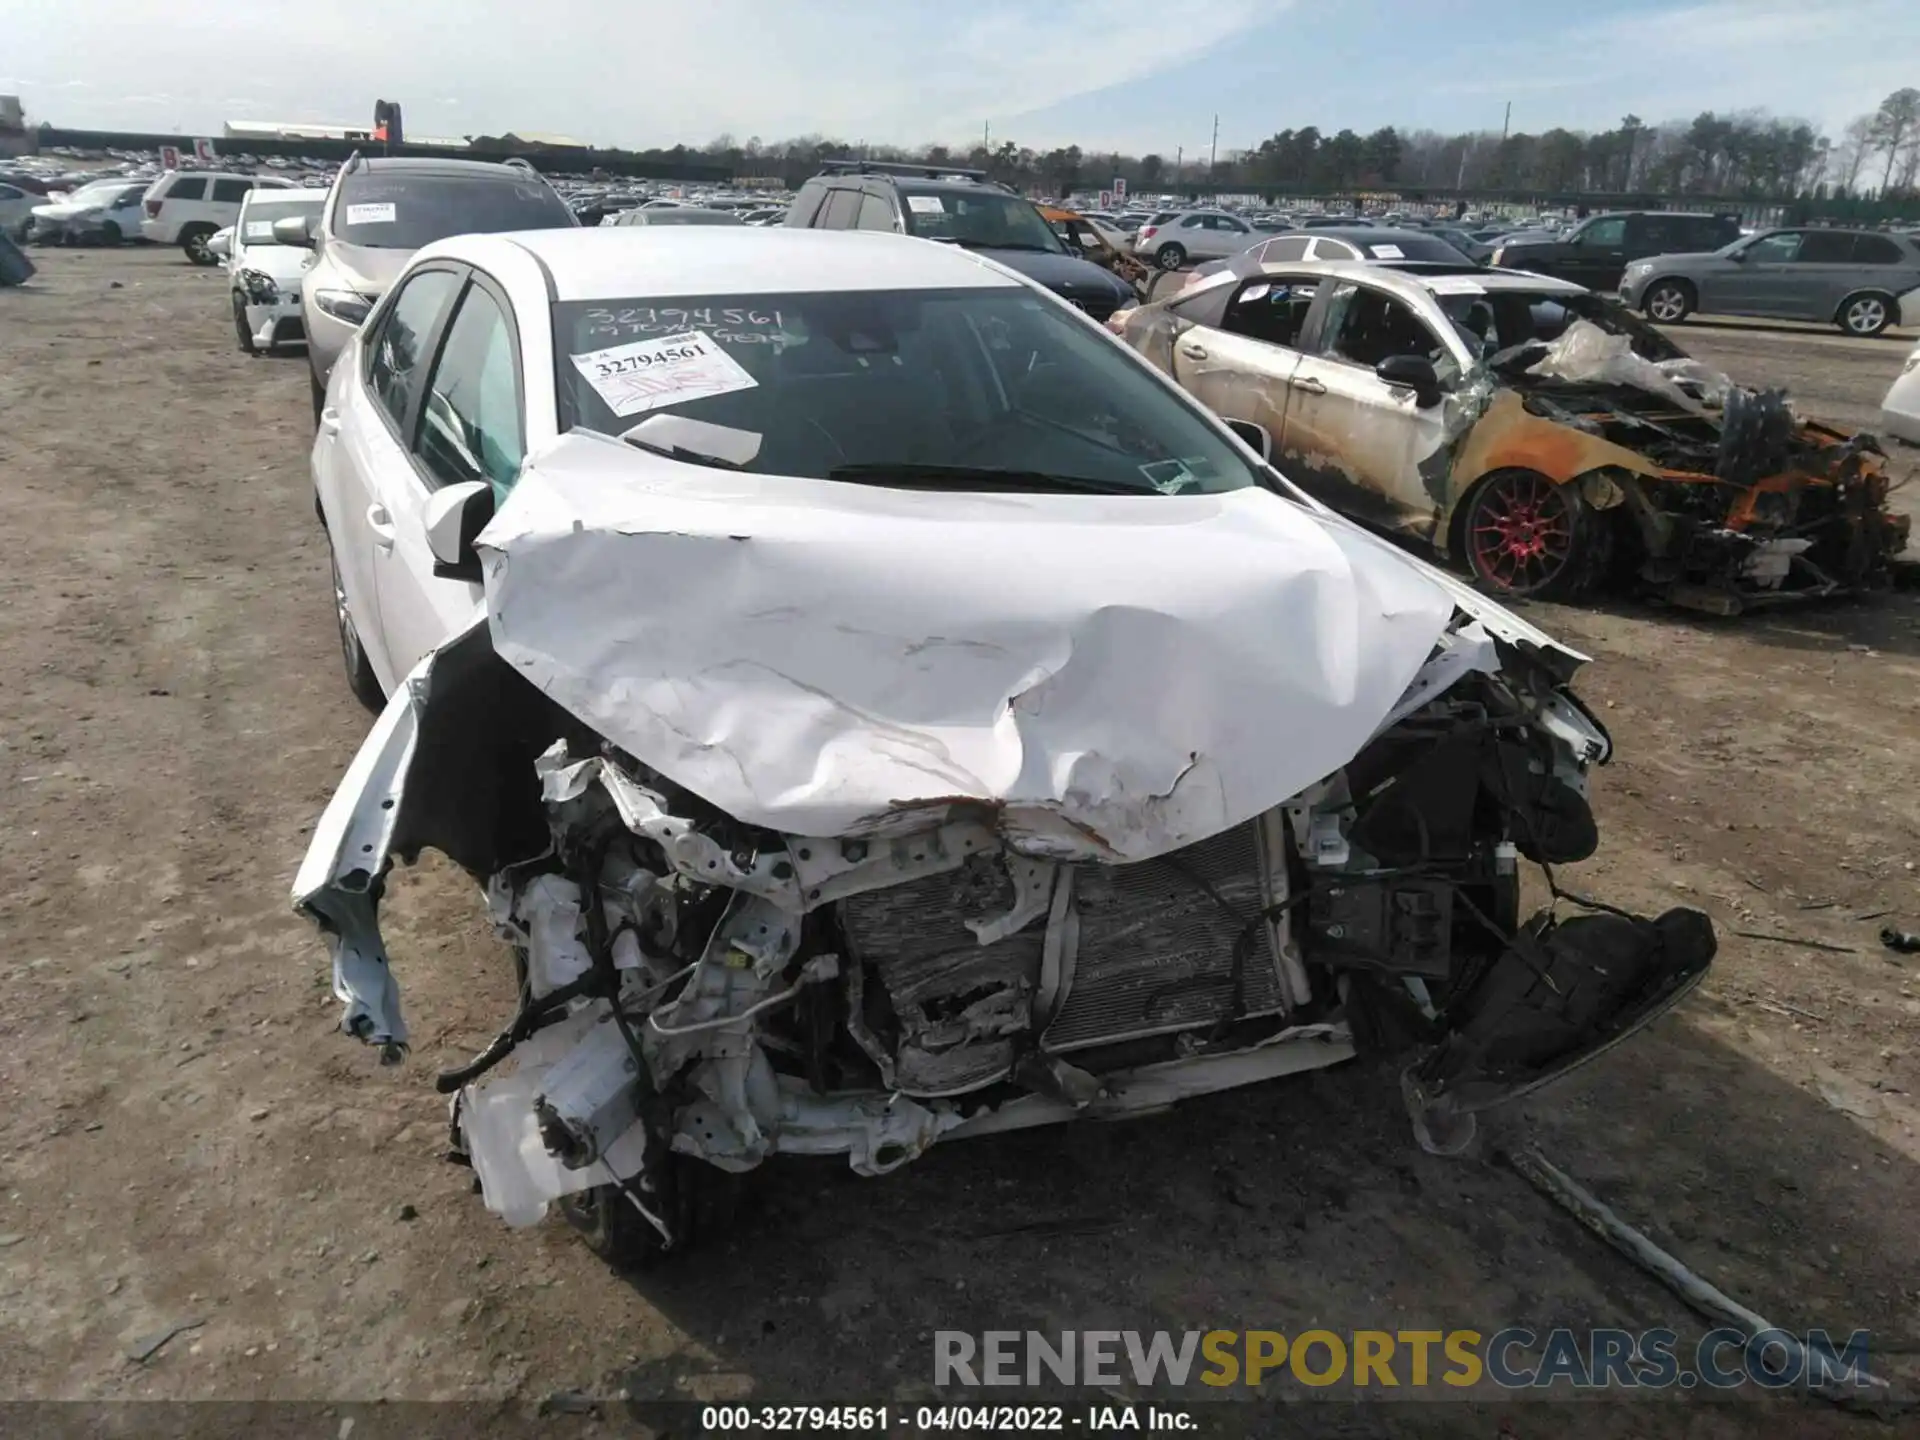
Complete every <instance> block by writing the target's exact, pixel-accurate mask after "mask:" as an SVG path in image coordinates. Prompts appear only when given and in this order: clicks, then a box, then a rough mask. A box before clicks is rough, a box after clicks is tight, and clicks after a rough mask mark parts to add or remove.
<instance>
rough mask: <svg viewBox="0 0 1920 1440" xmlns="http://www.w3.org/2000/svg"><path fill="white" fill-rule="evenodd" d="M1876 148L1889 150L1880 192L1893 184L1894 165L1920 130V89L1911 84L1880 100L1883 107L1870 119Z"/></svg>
mask: <svg viewBox="0 0 1920 1440" xmlns="http://www.w3.org/2000/svg"><path fill="white" fill-rule="evenodd" d="M1868 125H1869V134H1870V135H1871V136H1872V139H1873V144H1874V147H1875V148H1876V149H1880V150H1884V151H1886V154H1887V169H1886V173H1885V174H1884V175H1882V176H1881V177H1880V192H1881V194H1883V195H1884V194H1885V193H1886V192H1887V190H1888V189H1890V188H1891V187H1892V185H1893V167H1894V166H1895V165H1897V164H1898V163H1899V162H1900V161H1901V160H1902V159H1903V158H1904V156H1905V153H1906V148H1907V142H1908V141H1909V140H1911V139H1912V138H1913V137H1914V135H1915V133H1916V132H1920V90H1916V89H1914V88H1913V87H1912V86H1911V85H1909V86H1908V87H1907V88H1906V89H1904V90H1896V91H1894V92H1893V93H1892V94H1891V95H1889V96H1887V98H1886V99H1884V100H1882V101H1881V102H1880V108H1879V109H1878V110H1876V111H1875V112H1874V114H1873V119H1872V120H1870V121H1869V122H1868Z"/></svg>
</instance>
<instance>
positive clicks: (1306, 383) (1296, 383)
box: [1287, 375, 1327, 395]
mask: <svg viewBox="0 0 1920 1440" xmlns="http://www.w3.org/2000/svg"><path fill="white" fill-rule="evenodd" d="M1287 383H1288V384H1289V385H1291V386H1293V388H1294V389H1296V390H1302V391H1305V392H1306V393H1307V394H1309V395H1324V394H1326V393H1327V387H1326V386H1325V385H1322V384H1321V383H1320V382H1319V381H1318V380H1316V379H1314V378H1313V377H1312V376H1311V375H1309V376H1308V377H1307V378H1306V379H1304V380H1289V381H1288V382H1287Z"/></svg>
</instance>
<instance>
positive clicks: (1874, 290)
mask: <svg viewBox="0 0 1920 1440" xmlns="http://www.w3.org/2000/svg"><path fill="white" fill-rule="evenodd" d="M1869 295H1871V296H1872V297H1873V298H1874V299H1876V300H1884V301H1886V302H1887V309H1888V310H1890V311H1892V312H1893V319H1894V322H1895V323H1896V324H1897V323H1898V322H1899V319H1900V302H1899V301H1898V300H1897V299H1895V298H1894V296H1893V294H1892V293H1891V292H1890V291H1886V290H1882V289H1880V288H1879V287H1878V286H1876V285H1863V286H1861V287H1860V288H1859V289H1858V290H1850V291H1848V292H1847V296H1846V298H1845V299H1843V300H1842V301H1841V302H1840V303H1839V304H1838V305H1836V306H1834V307H1833V321H1834V323H1835V324H1836V325H1837V324H1839V323H1840V317H1841V316H1842V315H1844V314H1846V313H1847V306H1849V305H1851V304H1852V303H1853V302H1854V301H1856V300H1864V299H1866V298H1867V297H1868V296H1869Z"/></svg>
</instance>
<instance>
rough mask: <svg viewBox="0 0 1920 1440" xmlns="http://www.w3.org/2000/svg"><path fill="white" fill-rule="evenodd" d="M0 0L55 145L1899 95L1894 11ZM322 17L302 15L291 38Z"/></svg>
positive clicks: (1092, 135)
mask: <svg viewBox="0 0 1920 1440" xmlns="http://www.w3.org/2000/svg"><path fill="white" fill-rule="evenodd" d="M1183 9H1184V13H1182V14H1180V15H1179V16H1178V17H1177V18H1173V19H1165V18H1162V16H1163V14H1164V13H1165V7H1158V6H1153V5H1149V4H1144V3H1143V4H1137V5H1135V6H1133V7H1131V8H1129V7H1126V6H1124V5H1122V4H1120V3H1117V0H960V3H958V4H948V3H932V0H642V3H641V4H631V5H624V6H623V5H618V4H616V3H611V0H538V3H533V4H529V3H527V0H328V3H327V4H325V5H321V6H316V5H315V4H313V3H312V0H248V3H246V4H244V5H242V6H240V7H238V8H235V7H232V6H188V5H171V4H170V5H161V4H156V3H154V0H0V35H4V36H5V45H4V47H3V48H0V92H8V93H17V94H19V95H20V96H21V97H22V99H23V100H24V101H25V102H26V105H27V108H28V110H29V112H30V113H31V114H33V115H34V116H35V117H37V118H45V119H51V120H53V121H55V122H56V123H61V124H70V125H76V126H99V127H112V128H128V129H151V130H175V129H178V130H180V131H182V132H185V133H190V134H191V133H211V134H218V133H219V127H220V125H221V123H222V122H223V121H224V120H227V119H256V120H280V121H320V122H338V121H343V120H345V121H364V120H365V119H366V118H367V117H369V116H370V115H371V112H372V107H373V101H374V99H375V98H376V97H381V96H384V97H388V98H395V99H399V100H401V101H402V102H403V104H404V105H405V108H406V115H407V126H408V129H409V131H411V132H412V133H414V134H419V135H463V134H481V133H498V132H500V131H504V130H509V129H532V130H544V131H557V132H563V133H566V134H570V135H574V136H577V137H579V138H581V139H585V140H588V141H591V142H594V143H599V144H623V143H624V144H630V145H645V144H649V143H661V144H672V143H674V142H675V141H684V142H687V143H699V142H701V141H704V140H708V139H711V138H712V137H714V136H716V135H719V134H721V133H730V134H732V135H734V136H735V137H737V138H740V139H745V138H746V137H747V136H749V135H758V136H761V137H763V138H765V139H768V140H772V139H777V138H784V137H788V136H792V135H799V134H807V133H823V134H829V135H835V136H839V137H841V138H844V139H847V140H850V141H859V140H867V141H869V142H893V143H912V142H917V141H922V140H944V141H947V142H949V143H962V142H966V141H969V140H971V139H973V138H974V137H977V136H978V135H979V134H980V133H981V129H982V126H983V125H984V124H988V123H991V125H992V127H993V132H994V136H995V138H996V140H998V139H1004V138H1011V139H1015V140H1017V141H1019V142H1020V143H1021V144H1024V145H1030V146H1034V147H1036V148H1047V147H1051V146H1054V145H1061V144H1067V143H1078V144H1080V145H1081V146H1083V147H1085V148H1087V149H1090V150H1091V149H1110V148H1117V149H1123V150H1129V151H1134V152H1136V153H1137V152H1144V151H1147V150H1157V151H1161V152H1163V153H1165V154H1167V155H1168V156H1171V155H1172V154H1173V153H1174V151H1175V149H1176V147H1181V146H1184V147H1185V149H1186V152H1187V155H1188V156H1189V157H1192V156H1194V155H1197V154H1201V153H1204V151H1205V149H1206V147H1207V144H1208V141H1209V137H1210V133H1211V129H1212V123H1213V116H1214V114H1215V112H1216V111H1217V112H1218V113H1219V116H1220V148H1221V150H1222V152H1226V151H1231V150H1233V149H1237V148H1242V147H1245V146H1250V145H1254V144H1257V143H1258V142H1259V141H1260V140H1261V139H1263V138H1264V137H1265V136H1267V135H1270V134H1272V133H1273V132H1274V131H1275V130H1277V129H1281V128H1285V127H1291V126H1300V125H1309V124H1313V125H1318V126H1320V127H1321V128H1322V129H1323V130H1337V129H1339V128H1341V127H1343V126H1351V127H1352V128H1354V129H1356V130H1360V131H1363V132H1364V131H1366V130H1370V129H1374V128H1376V127H1378V126H1381V125H1387V124H1392V125H1398V126H1401V127H1402V128H1419V127H1431V128H1434V129H1441V130H1454V129H1461V128H1468V127H1477V128H1489V129H1498V128H1499V125H1500V121H1501V113H1502V109H1503V107H1504V105H1505V104H1506V102H1507V101H1508V100H1511V101H1512V102H1513V124H1514V128H1515V129H1517V130H1519V129H1524V130H1536V131H1537V130H1541V129H1545V128H1548V127H1550V126H1553V125H1565V126H1568V127H1570V128H1575V129H1592V128H1600V127H1605V126H1610V125H1612V124H1614V123H1616V122H1617V121H1618V120H1619V118H1620V116H1621V115H1623V114H1625V113H1627V112H1629V111H1631V112H1633V113H1635V114H1637V115H1639V116H1641V117H1642V118H1643V119H1645V120H1647V121H1649V122H1654V121H1659V120H1663V119H1670V118H1675V117H1682V116H1691V115H1693V114H1695V113H1697V112H1698V111H1700V110H1703V109H1715V110H1722V111H1725V110H1746V109H1765V110H1770V111H1772V112H1773V113H1775V114H1783V115H1800V116H1804V117H1806V118H1808V119H1810V120H1813V121H1815V122H1816V123H1818V124H1821V125H1823V126H1825V127H1827V128H1828V129H1829V131H1830V132H1835V133H1837V131H1838V129H1839V128H1840V126H1842V125H1844V124H1845V122H1846V121H1847V120H1848V119H1850V118H1851V117H1853V116H1854V115H1857V114H1860V113H1862V112H1863V111H1866V110H1870V109H1872V108H1873V107H1874V106H1875V105H1876V104H1878V103H1879V101H1880V99H1881V97H1882V96H1884V95H1885V94H1886V93H1887V92H1888V91H1890V90H1893V89H1897V88H1899V87H1900V86H1902V85H1920V0H1826V3H1824V4H1816V3H1814V0H1580V3H1578V4H1574V5H1569V4H1536V5H1526V4H1517V3H1515V0H1196V3H1194V4H1192V5H1190V6H1187V7H1183ZM322 16H324V17H325V18H324V19H322V18H321V17H322Z"/></svg>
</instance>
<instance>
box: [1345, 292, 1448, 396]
mask: <svg viewBox="0 0 1920 1440" xmlns="http://www.w3.org/2000/svg"><path fill="white" fill-rule="evenodd" d="M1324 333H1325V335H1326V337H1327V338H1326V342H1325V347H1326V353H1327V356H1328V358H1330V359H1333V360H1344V361H1346V362H1347V363H1348V364H1350V365H1360V366H1364V367H1365V368H1366V369H1368V370H1372V369H1374V368H1376V367H1377V366H1378V365H1379V364H1380V362H1381V361H1383V360H1387V359H1391V358H1392V357H1393V356H1395V355H1418V356H1420V357H1421V358H1422V359H1426V360H1431V361H1432V362H1433V367H1434V369H1435V370H1436V371H1438V372H1439V374H1440V375H1441V378H1442V379H1445V378H1446V377H1447V375H1448V373H1449V372H1454V373H1457V371H1458V367H1457V366H1456V365H1455V363H1454V361H1453V358H1452V355H1451V353H1450V352H1449V351H1448V349H1447V347H1446V346H1445V345H1443V344H1441V343H1440V340H1439V338H1438V337H1437V336H1436V335H1435V334H1434V333H1433V331H1432V330H1430V329H1428V328H1427V325H1426V323H1425V322H1424V321H1422V320H1421V319H1420V317H1419V316H1417V315H1415V314H1414V313H1413V311H1411V310H1409V309H1408V308H1407V307H1406V306H1405V305H1403V304H1402V303H1401V302H1400V301H1398V300H1396V299H1394V298H1393V297H1392V296H1391V295H1387V294H1384V293H1382V292H1381V291H1378V290H1371V289H1367V288H1366V287H1364V286H1360V285H1353V284H1343V285H1336V286H1335V287H1334V289H1333V294H1332V295H1331V296H1330V297H1329V300H1328V304H1327V318H1326V322H1325V326H1324Z"/></svg>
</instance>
